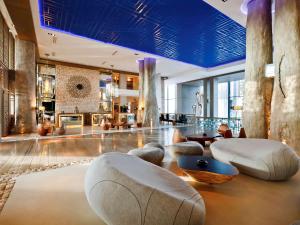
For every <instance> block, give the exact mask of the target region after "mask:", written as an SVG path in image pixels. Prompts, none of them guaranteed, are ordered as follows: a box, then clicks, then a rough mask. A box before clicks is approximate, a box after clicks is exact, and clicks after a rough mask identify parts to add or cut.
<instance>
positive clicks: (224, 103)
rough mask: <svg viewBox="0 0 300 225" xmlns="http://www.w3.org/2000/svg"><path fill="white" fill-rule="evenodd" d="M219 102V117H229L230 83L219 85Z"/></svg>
mask: <svg viewBox="0 0 300 225" xmlns="http://www.w3.org/2000/svg"><path fill="white" fill-rule="evenodd" d="M217 87H218V90H217V93H218V94H217V101H218V110H217V116H216V117H221V118H227V117H228V82H220V83H218V85H217Z"/></svg>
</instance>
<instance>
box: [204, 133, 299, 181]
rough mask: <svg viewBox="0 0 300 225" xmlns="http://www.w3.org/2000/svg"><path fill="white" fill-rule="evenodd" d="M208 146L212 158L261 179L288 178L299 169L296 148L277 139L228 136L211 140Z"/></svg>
mask: <svg viewBox="0 0 300 225" xmlns="http://www.w3.org/2000/svg"><path fill="white" fill-rule="evenodd" d="M210 149H211V151H212V155H213V157H214V158H215V159H217V160H219V161H222V162H225V163H231V164H232V165H234V166H235V167H237V168H238V170H239V171H240V172H241V173H244V174H247V175H250V176H253V177H257V178H260V179H263V180H287V179H288V178H290V177H291V176H293V175H294V174H296V173H297V171H298V169H299V158H298V156H297V154H296V152H295V151H294V150H293V149H291V148H290V147H289V146H287V145H285V144H282V143H281V142H279V141H273V140H267V139H251V138H231V139H224V140H222V141H216V142H214V143H213V144H211V145H210Z"/></svg>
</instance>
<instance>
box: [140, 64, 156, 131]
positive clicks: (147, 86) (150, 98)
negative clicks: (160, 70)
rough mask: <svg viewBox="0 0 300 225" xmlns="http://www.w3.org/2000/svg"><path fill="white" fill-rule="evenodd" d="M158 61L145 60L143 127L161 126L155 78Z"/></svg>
mask: <svg viewBox="0 0 300 225" xmlns="http://www.w3.org/2000/svg"><path fill="white" fill-rule="evenodd" d="M155 71H156V59H154V58H145V59H144V75H145V78H144V101H145V110H144V119H143V125H144V126H145V127H148V126H151V125H152V126H153V127H158V126H159V113H158V105H157V98H156V90H155V76H156V73H155Z"/></svg>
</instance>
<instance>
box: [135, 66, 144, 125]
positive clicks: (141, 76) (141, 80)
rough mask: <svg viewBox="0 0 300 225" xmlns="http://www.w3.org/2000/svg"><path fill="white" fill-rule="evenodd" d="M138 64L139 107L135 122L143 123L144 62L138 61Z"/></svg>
mask: <svg viewBox="0 0 300 225" xmlns="http://www.w3.org/2000/svg"><path fill="white" fill-rule="evenodd" d="M138 64H139V106H138V115H137V121H138V122H143V114H144V109H145V102H144V79H145V77H144V60H138Z"/></svg>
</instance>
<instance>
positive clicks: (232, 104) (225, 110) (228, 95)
mask: <svg viewBox="0 0 300 225" xmlns="http://www.w3.org/2000/svg"><path fill="white" fill-rule="evenodd" d="M214 83H215V85H214V87H215V91H214V101H215V104H214V105H215V107H214V116H215V117H220V118H241V117H242V107H243V95H244V93H243V92H244V72H241V73H235V74H230V75H225V76H220V77H217V78H215V79H214Z"/></svg>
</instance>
